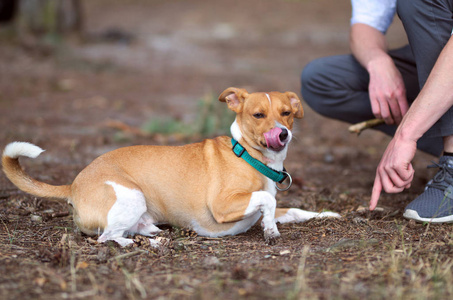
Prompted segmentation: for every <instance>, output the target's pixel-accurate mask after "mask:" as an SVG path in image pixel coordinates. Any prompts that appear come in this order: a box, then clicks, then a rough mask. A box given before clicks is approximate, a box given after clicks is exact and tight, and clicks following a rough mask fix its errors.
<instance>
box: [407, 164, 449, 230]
mask: <svg viewBox="0 0 453 300" xmlns="http://www.w3.org/2000/svg"><path fill="white" fill-rule="evenodd" d="M433 167H437V168H439V169H440V170H439V171H438V172H437V174H436V175H435V176H434V178H433V179H432V180H430V181H429V182H428V184H427V185H426V187H425V191H424V192H423V193H422V194H420V196H418V197H417V198H415V200H414V201H412V202H411V203H409V205H408V206H407V207H406V209H405V211H404V215H403V216H404V217H405V218H407V219H412V220H415V221H418V222H430V223H451V222H453V157H452V156H442V157H441V158H440V160H439V163H438V164H434V165H432V166H428V168H433Z"/></svg>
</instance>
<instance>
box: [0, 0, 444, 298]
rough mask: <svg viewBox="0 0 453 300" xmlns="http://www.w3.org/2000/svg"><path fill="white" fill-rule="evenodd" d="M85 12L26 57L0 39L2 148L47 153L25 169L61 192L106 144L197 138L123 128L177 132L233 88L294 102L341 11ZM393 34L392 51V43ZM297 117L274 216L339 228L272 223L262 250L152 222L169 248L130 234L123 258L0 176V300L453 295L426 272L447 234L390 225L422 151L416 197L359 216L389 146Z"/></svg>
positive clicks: (242, 239) (196, 0)
mask: <svg viewBox="0 0 453 300" xmlns="http://www.w3.org/2000/svg"><path fill="white" fill-rule="evenodd" d="M84 4H85V12H86V28H85V29H86V33H87V34H88V35H89V38H86V39H85V41H84V42H81V41H76V40H71V41H68V42H67V43H66V44H65V45H64V46H63V45H60V46H59V47H48V46H46V45H43V44H42V43H41V44H40V45H35V46H30V43H28V42H23V41H21V42H18V41H17V40H16V39H11V38H8V37H5V36H2V41H1V42H0V91H1V93H0V126H1V128H2V130H1V131H0V145H2V147H4V146H5V145H6V144H7V143H8V142H12V141H16V140H20V141H29V142H32V143H35V144H37V145H39V146H40V147H42V148H43V149H47V151H46V152H45V153H44V154H42V156H41V157H40V158H38V159H36V160H23V164H24V166H25V167H26V169H27V172H29V173H30V174H33V176H34V177H36V178H39V179H40V180H43V181H46V182H49V183H52V184H66V183H69V182H71V181H72V180H73V179H74V177H75V176H76V175H77V173H78V172H80V170H82V169H83V168H84V167H85V166H86V165H87V164H88V163H90V162H91V161H92V160H93V159H94V158H95V157H97V156H99V155H100V154H102V153H105V152H106V151H109V150H112V149H115V148H118V147H122V146H127V145H133V144H181V143H183V142H188V141H195V140H198V139H197V138H184V139H181V138H178V137H177V136H176V137H175V136H173V137H170V138H168V137H163V136H161V135H151V136H142V135H140V134H137V133H136V132H135V131H134V130H128V129H131V128H132V129H134V128H139V127H141V126H142V125H143V124H145V123H146V122H147V121H149V120H150V119H152V118H156V117H161V116H168V117H171V118H177V119H181V120H183V121H188V122H189V121H190V120H191V119H193V118H194V117H195V113H194V112H195V110H196V108H197V103H198V100H199V99H201V98H203V97H205V96H206V95H207V94H219V93H220V92H222V91H223V90H224V89H225V88H227V87H229V86H237V87H245V88H247V89H248V90H249V91H271V90H278V91H287V90H289V91H294V92H296V93H298V94H300V91H299V89H300V83H299V75H300V72H301V70H302V68H303V66H304V65H305V64H306V63H308V62H309V61H310V60H311V59H314V58H316V57H320V56H325V55H332V54H343V53H347V52H348V44H347V42H348V23H349V15H350V4H349V2H348V1H327V0H304V1H283V0H248V1H227V0H215V1H202V0H192V1H183V0H174V1H157V0H152V1H145V0H138V1H117V0H115V1H106V0H97V1H86V2H84ZM396 26H397V28H396V29H394V30H393V31H391V32H390V43H391V45H398V44H399V43H401V41H402V40H403V41H404V35H403V34H402V31H401V28H400V27H398V24H397V25H396ZM0 29H1V28H0ZM219 105H222V104H219ZM304 108H305V110H306V117H305V118H304V119H303V120H302V121H300V122H298V124H297V125H296V127H297V128H296V130H295V134H294V136H295V138H294V141H293V142H292V144H291V149H290V153H289V155H288V159H287V162H286V168H287V169H288V170H289V171H290V173H291V174H292V176H293V178H294V179H295V184H294V186H293V187H292V188H291V189H290V190H289V191H288V192H284V193H280V194H278V196H277V201H278V206H279V207H298V208H302V209H307V210H312V211H322V210H331V211H336V212H339V213H340V214H341V215H342V216H343V218H342V219H325V220H312V221H309V222H306V223H302V224H285V225H279V230H280V233H281V234H282V237H281V239H279V241H278V243H277V244H276V245H274V246H267V245H266V244H265V243H264V240H263V234H262V230H261V228H260V227H259V226H255V227H253V228H252V229H251V230H249V231H248V232H246V233H244V234H240V235H238V236H234V237H226V238H221V239H208V238H204V237H198V236H196V235H194V234H193V233H191V232H188V231H184V230H183V229H177V228H172V227H163V229H165V230H164V233H163V234H162V236H163V237H164V238H165V240H166V246H165V247H162V248H161V249H159V250H156V249H153V248H152V247H150V246H149V245H148V244H147V242H146V239H143V238H142V237H136V241H137V243H136V245H135V246H134V247H129V248H120V247H118V246H117V245H116V244H114V243H109V244H97V243H96V242H95V239H92V238H89V237H87V236H84V235H83V234H81V233H80V232H78V231H77V229H76V228H75V226H74V224H73V221H72V217H71V216H70V215H69V213H68V209H69V208H68V207H67V206H66V205H65V204H61V203H56V202H52V201H50V200H43V199H37V198H35V197H32V196H30V195H27V194H24V193H22V192H20V191H18V190H17V189H16V188H15V187H14V186H13V185H12V184H11V183H10V182H9V181H8V180H7V179H6V177H5V176H4V175H3V174H2V175H0V274H1V275H0V298H1V299H33V298H38V299H41V298H42V299H54V298H99V299H104V298H106V299H107V298H108V299H124V298H133V299H135V298H161V299H168V298H175V299H181V298H182V299H185V298H195V299H199V298H200V299H237V298H241V297H243V298H251V299H258V298H259V299H262V298H272V299H273V298H275V299H281V298H297V297H301V298H348V299H357V298H363V297H367V296H369V295H371V296H372V298H386V297H387V296H389V295H393V296H395V295H396V296H395V297H397V296H398V295H399V297H397V298H401V295H402V294H405V293H406V294H407V295H409V296H410V295H412V296H413V297H416V296H417V294H414V293H413V292H412V294H411V290H412V289H413V287H414V282H417V283H420V284H421V285H423V286H427V287H432V289H431V290H428V291H427V292H426V293H427V294H426V295H427V296H433V295H434V296H436V295H440V298H443V296H445V295H449V296H451V295H452V292H451V289H450V290H449V291H448V290H447V291H446V292H445V291H443V290H441V291H440V294H439V293H437V294H436V292H439V290H438V289H437V290H436V286H439V285H436V284H437V283H438V281H435V278H434V277H430V276H429V274H430V273H429V272H428V271H427V270H428V269H429V268H430V267H431V268H434V267H433V266H434V265H435V262H437V264H438V265H439V266H443V267H444V268H447V271H448V269H449V270H450V271H451V264H450V265H447V267H445V266H446V264H447V263H448V262H449V259H450V258H449V257H451V255H452V254H453V237H452V234H451V232H452V231H451V229H452V227H451V225H444V226H432V225H431V226H426V225H423V224H416V223H413V222H408V221H407V220H405V219H404V218H403V217H402V211H403V209H404V207H405V205H407V204H408V203H409V202H410V201H411V200H412V199H413V198H414V197H415V196H416V195H417V194H419V193H420V192H421V191H422V190H423V186H424V184H425V183H426V182H427V181H428V180H429V178H430V176H432V173H431V172H430V171H427V170H426V165H427V164H429V163H430V160H431V159H434V158H432V157H430V156H428V155H425V154H422V153H418V154H417V156H416V158H415V160H414V167H415V169H416V176H415V179H414V184H413V187H412V188H411V189H410V190H408V191H405V192H403V193H401V194H398V195H383V196H382V197H381V201H380V202H379V209H378V210H377V211H375V212H369V211H368V210H367V209H366V207H367V206H368V201H369V198H370V191H371V187H372V184H373V180H374V172H375V168H376V166H377V163H378V161H379V159H380V154H381V153H382V152H383V150H384V149H385V146H386V144H387V142H388V141H389V139H388V137H386V136H384V135H382V134H380V133H376V132H373V131H370V132H365V133H363V134H362V135H361V136H360V137H357V136H354V135H350V134H349V133H348V132H347V125H346V124H343V123H339V122H336V121H332V120H327V119H325V118H322V117H320V116H319V115H316V114H315V113H313V112H312V111H311V110H310V109H309V108H308V107H307V106H306V105H304ZM112 121H115V122H117V123H119V124H122V125H124V126H122V128H118V126H112V124H113V122H112ZM398 255H403V256H402V257H400V256H398ZM390 257H392V260H391V261H387V260H386V259H390ZM395 257H399V260H398V261H396V262H395ZM392 262H394V264H392ZM398 262H404V264H399V263H398ZM418 262H423V263H422V268H418V269H417V268H416V266H418V265H417V263H418ZM406 263H407V265H406ZM439 268H440V269H441V267H439ZM415 270H418V271H415ZM429 270H431V269H429ZM438 276H440V275H438ZM395 278H396V279H395ZM414 278H415V279H414ZM436 278H441V279H440V280H439V282H441V283H442V282H443V281H442V280H444V279H445V278H450V279H451V277H441V276H440V277H436ZM444 281H445V280H444ZM449 285H451V282H450V284H449ZM395 286H396V287H395ZM440 286H441V289H443V287H444V285H442V284H441V285H440ZM392 287H393V290H392ZM391 291H395V293H394V294H392V293H391ZM399 293H402V294H399ZM448 293H450V294H448ZM387 298H392V297H387Z"/></svg>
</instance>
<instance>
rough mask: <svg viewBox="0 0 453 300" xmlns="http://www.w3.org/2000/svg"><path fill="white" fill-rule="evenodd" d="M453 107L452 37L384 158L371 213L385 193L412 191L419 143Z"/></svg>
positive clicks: (448, 149) (372, 198)
mask: <svg viewBox="0 0 453 300" xmlns="http://www.w3.org/2000/svg"><path fill="white" fill-rule="evenodd" d="M452 106H453V37H450V40H449V41H448V43H447V45H446V46H445V47H444V49H443V50H442V52H441V53H440V55H439V58H438V59H437V61H436V64H435V65H434V67H433V69H432V71H431V73H430V75H429V77H428V80H427V81H426V83H425V86H424V87H423V89H422V90H421V91H420V94H419V95H418V96H417V98H416V99H415V101H414V103H413V104H412V106H411V107H410V109H409V111H408V112H407V114H406V115H405V116H404V118H403V121H402V122H401V124H400V125H399V127H398V129H397V131H396V133H395V136H394V137H393V139H392V140H391V141H390V144H389V145H388V146H387V149H386V151H385V152H384V155H383V156H382V159H381V162H380V163H379V166H378V168H377V171H376V178H375V181H374V186H373V192H372V195H371V201H370V210H373V209H374V208H376V205H377V203H378V201H379V196H380V194H381V191H382V189H384V191H386V192H387V193H399V192H401V191H403V190H404V189H405V188H409V187H410V184H411V182H412V179H413V177H414V169H413V168H412V164H411V161H412V159H413V158H414V156H415V151H416V149H417V144H416V143H417V140H418V139H419V138H420V137H421V136H422V135H423V134H424V133H425V132H426V131H428V129H429V128H431V127H432V126H433V125H434V124H435V123H436V122H437V121H438V120H439V119H440V118H441V117H442V115H443V114H445V112H446V111H447V110H449V109H450V108H451V107H452ZM452 126H453V124H452ZM450 138H451V137H450ZM448 147H451V145H450V143H448V144H447V147H445V146H444V150H446V151H448V152H450V151H452V150H453V149H451V148H448Z"/></svg>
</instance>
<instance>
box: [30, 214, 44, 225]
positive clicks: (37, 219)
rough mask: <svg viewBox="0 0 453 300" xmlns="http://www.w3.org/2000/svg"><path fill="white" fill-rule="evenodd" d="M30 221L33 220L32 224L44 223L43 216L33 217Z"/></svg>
mask: <svg viewBox="0 0 453 300" xmlns="http://www.w3.org/2000/svg"><path fill="white" fill-rule="evenodd" d="M30 219H31V221H32V222H36V223H41V222H42V217H41V216H37V215H31V216H30Z"/></svg>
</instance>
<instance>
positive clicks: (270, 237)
mask: <svg viewBox="0 0 453 300" xmlns="http://www.w3.org/2000/svg"><path fill="white" fill-rule="evenodd" d="M279 237H280V232H278V229H277V226H275V227H274V228H267V229H264V241H265V242H266V244H267V245H269V246H273V245H275V244H277V240H278V238H279Z"/></svg>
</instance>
